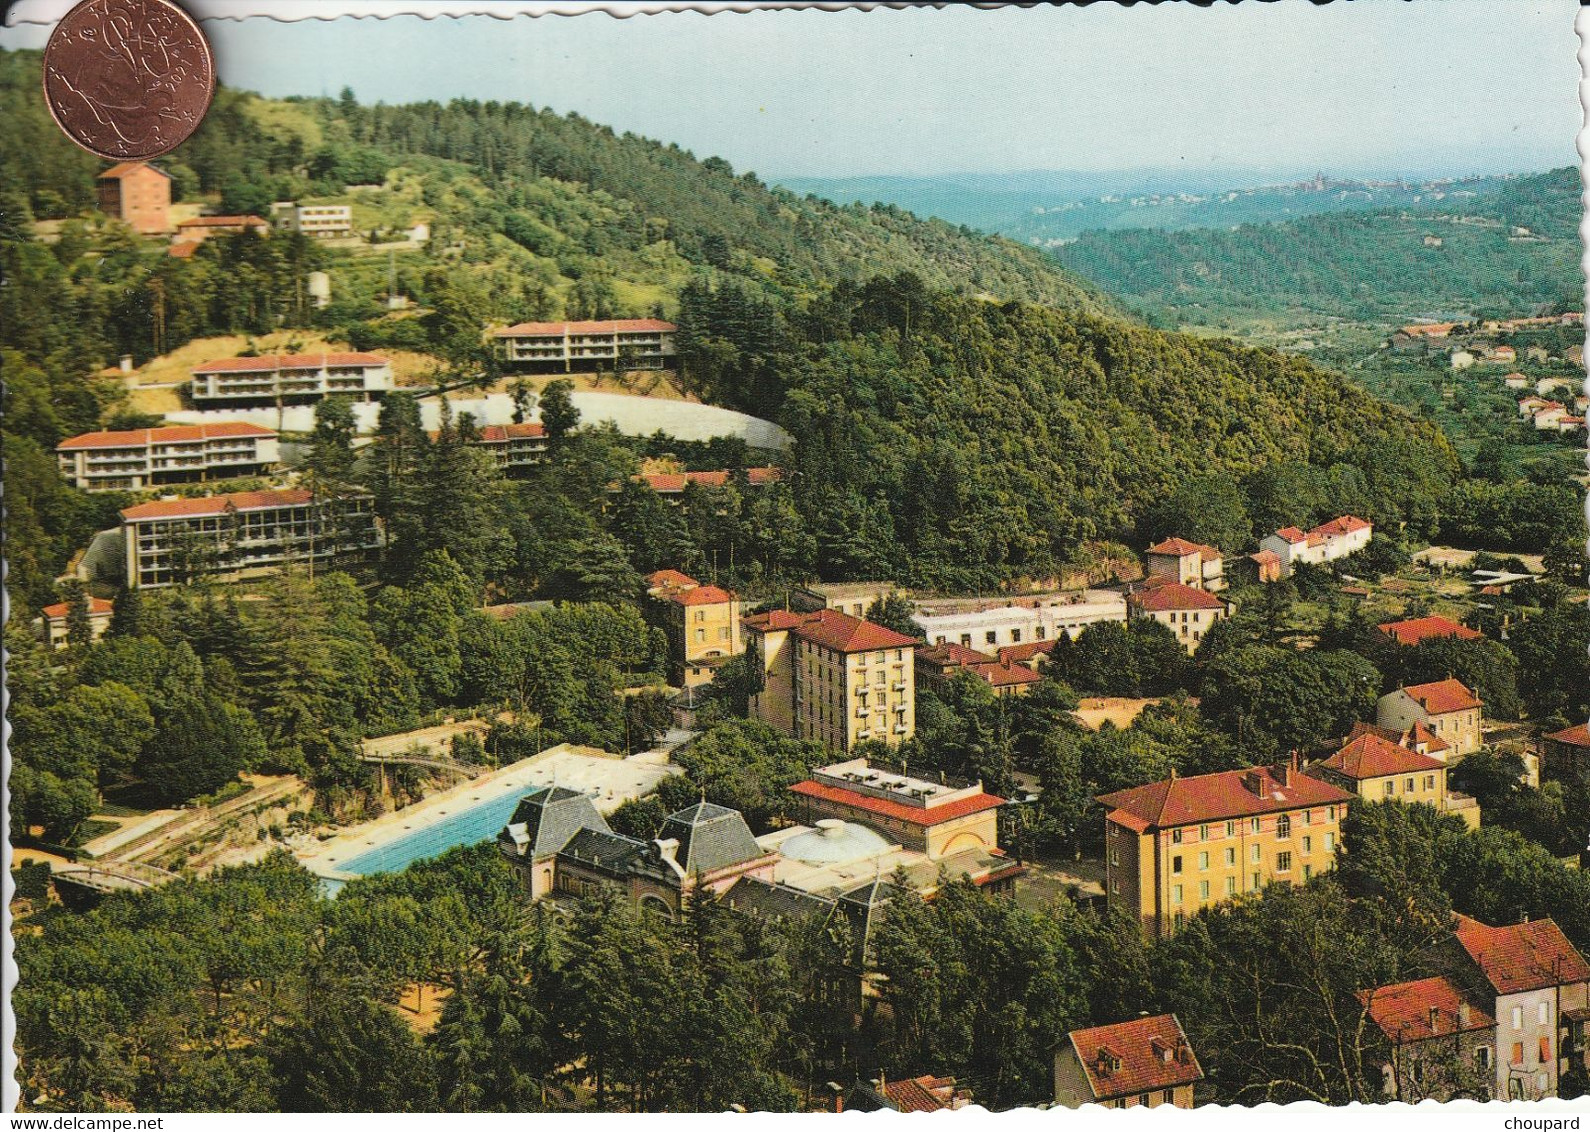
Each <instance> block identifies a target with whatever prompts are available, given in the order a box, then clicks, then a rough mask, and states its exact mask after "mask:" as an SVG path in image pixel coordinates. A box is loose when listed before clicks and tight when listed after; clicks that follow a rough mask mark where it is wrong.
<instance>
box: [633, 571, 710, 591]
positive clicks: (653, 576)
mask: <svg viewBox="0 0 1590 1132" xmlns="http://www.w3.org/2000/svg"><path fill="white" fill-rule="evenodd" d="M700 584H701V583H700V582H698V581H696V580H695V579H694V578H692V577H691V576H690V575H689V574H684V573H681V572H680V571H678V570H656V571H653V572H652V573H650V574H647V575H646V585H647V586H649V587H657V586H674V587H683V586H699V585H700Z"/></svg>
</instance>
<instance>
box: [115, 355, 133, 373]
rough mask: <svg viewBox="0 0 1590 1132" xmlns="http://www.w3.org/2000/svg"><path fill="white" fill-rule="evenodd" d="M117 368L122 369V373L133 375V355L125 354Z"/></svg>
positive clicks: (118, 362)
mask: <svg viewBox="0 0 1590 1132" xmlns="http://www.w3.org/2000/svg"><path fill="white" fill-rule="evenodd" d="M116 367H117V368H118V369H120V370H121V371H122V373H131V372H132V371H133V364H132V355H131V354H123V355H122V356H121V358H120V359H119V360H118V361H117V363H116Z"/></svg>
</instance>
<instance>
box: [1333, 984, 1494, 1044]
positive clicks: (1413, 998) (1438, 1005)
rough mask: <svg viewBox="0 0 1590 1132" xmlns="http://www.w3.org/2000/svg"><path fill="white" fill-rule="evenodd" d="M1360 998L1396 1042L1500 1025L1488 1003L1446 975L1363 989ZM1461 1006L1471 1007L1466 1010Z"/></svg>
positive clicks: (1372, 1017)
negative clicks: (1471, 995) (1485, 1004)
mask: <svg viewBox="0 0 1590 1132" xmlns="http://www.w3.org/2000/svg"><path fill="white" fill-rule="evenodd" d="M1358 1001H1359V1002H1361V1003H1363V1005H1364V1009H1365V1010H1366V1011H1367V1012H1368V1014H1369V1017H1370V1019H1371V1020H1372V1021H1373V1022H1374V1023H1375V1025H1377V1026H1379V1027H1380V1031H1381V1033H1383V1034H1385V1035H1386V1037H1388V1038H1390V1039H1391V1040H1392V1041H1393V1042H1419V1041H1424V1040H1426V1039H1428V1038H1435V1037H1447V1036H1449V1035H1451V1034H1456V1033H1470V1032H1474V1031H1478V1030H1489V1029H1492V1028H1493V1027H1494V1026H1495V1025H1496V1019H1495V1018H1493V1017H1492V1016H1491V1014H1490V1012H1489V1011H1488V1010H1486V1009H1485V1008H1484V1006H1482V1005H1481V1004H1480V1003H1479V1002H1477V1001H1476V1000H1475V999H1473V998H1472V997H1470V996H1469V995H1466V994H1464V993H1463V990H1462V989H1461V988H1460V987H1459V986H1458V985H1457V984H1456V983H1454V982H1453V981H1452V980H1451V979H1449V978H1447V977H1446V976H1445V975H1437V976H1435V977H1434V978H1430V979H1416V980H1414V981H1413V982H1411V983H1394V984H1392V985H1390V986H1384V987H1377V988H1376V989H1374V990H1372V991H1359V992H1358ZM1459 1007H1467V1008H1468V1009H1467V1011H1466V1012H1464V1011H1460V1010H1459ZM1432 1012H1433V1014H1432ZM1465 1013H1466V1018H1465Z"/></svg>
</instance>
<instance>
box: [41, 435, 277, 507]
mask: <svg viewBox="0 0 1590 1132" xmlns="http://www.w3.org/2000/svg"><path fill="white" fill-rule="evenodd" d="M55 452H56V456H57V458H58V459H59V460H60V462H61V475H63V476H65V477H66V478H67V479H68V480H69V481H70V482H71V483H72V484H73V485H74V486H76V487H78V488H80V489H82V490H83V491H140V490H142V489H144V488H148V487H152V486H155V485H156V484H166V483H180V482H185V481H192V480H205V479H214V478H226V477H229V476H243V475H255V474H258V473H261V472H265V471H268V470H269V469H270V468H271V467H272V466H273V465H275V464H276V462H277V461H278V460H280V458H281V453H280V445H279V442H278V438H277V435H276V432H275V431H274V430H272V429H268V428H262V427H261V426H259V425H254V424H248V423H246V422H244V421H222V422H219V423H217V424H196V425H172V426H169V427H166V428H138V429H128V430H125V431H120V432H86V433H84V434H83V435H81V436H74V437H72V438H70V439H68V440H63V441H61V443H59V444H57V445H56V446H55Z"/></svg>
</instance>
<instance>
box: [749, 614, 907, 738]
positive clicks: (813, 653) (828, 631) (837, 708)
mask: <svg viewBox="0 0 1590 1132" xmlns="http://www.w3.org/2000/svg"><path fill="white" fill-rule="evenodd" d="M744 628H745V635H746V645H747V647H748V648H749V649H750V651H751V653H752V655H753V656H755V657H757V658H758V660H759V662H760V664H761V668H762V673H763V687H762V690H761V691H760V692H758V693H756V694H755V695H754V696H752V697H751V702H750V707H751V715H752V716H753V717H754V718H756V719H760V720H762V721H763V722H765V723H767V724H769V725H770V726H772V727H774V728H776V729H777V730H779V731H782V732H783V733H784V734H786V735H791V736H793V737H795V738H797V739H815V740H817V741H818V742H820V743H824V744H826V745H827V746H829V747H832V748H833V749H835V750H839V751H848V750H850V749H851V748H852V747H854V746H855V745H856V744H857V743H859V742H861V741H862V740H864V739H876V740H881V741H882V742H885V743H889V744H894V743H900V742H903V741H904V740H906V739H909V738H910V737H911V736H912V735H914V734H915V733H916V671H915V653H916V647H917V642H916V641H914V640H913V639H911V638H910V637H907V636H905V635H904V634H902V633H896V632H895V631H894V630H893V629H886V628H884V627H883V626H882V625H875V624H873V623H872V622H871V621H865V620H863V619H861V618H860V617H852V616H851V615H850V614H848V613H840V612H839V611H838V610H834V609H820V610H816V611H814V612H811V613H795V612H792V611H789V610H782V609H779V610H773V611H772V612H769V613H759V614H756V615H755V616H752V617H747V618H746V619H745V621H744Z"/></svg>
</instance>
